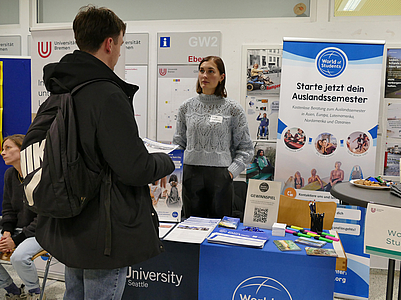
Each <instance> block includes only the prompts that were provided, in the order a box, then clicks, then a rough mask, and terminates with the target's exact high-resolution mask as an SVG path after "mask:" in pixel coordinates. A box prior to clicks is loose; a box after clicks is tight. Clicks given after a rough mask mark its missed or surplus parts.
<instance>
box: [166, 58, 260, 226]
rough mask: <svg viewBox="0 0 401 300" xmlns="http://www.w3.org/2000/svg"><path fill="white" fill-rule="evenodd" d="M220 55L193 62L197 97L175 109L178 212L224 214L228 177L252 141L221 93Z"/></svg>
mask: <svg viewBox="0 0 401 300" xmlns="http://www.w3.org/2000/svg"><path fill="white" fill-rule="evenodd" d="M225 82H226V73H225V68H224V63H223V61H222V59H221V58H220V57H217V56H208V57H205V58H204V59H203V60H202V61H201V62H200V64H199V73H198V81H197V85H196V92H197V93H198V95H197V96H195V97H193V98H190V99H188V100H186V101H185V102H184V103H183V104H182V105H181V106H180V108H179V111H178V115H177V129H176V132H175V134H174V138H173V143H175V144H177V145H179V146H180V148H181V149H184V150H185V152H184V178H183V203H184V209H183V211H184V216H185V217H189V216H197V217H211V218H221V217H223V216H230V215H231V213H232V202H233V198H234V188H233V178H235V177H236V176H238V175H239V173H241V172H242V171H243V170H244V169H245V167H246V165H247V164H248V163H249V162H250V161H251V160H252V157H253V145H252V141H251V138H250V134H249V128H248V122H247V120H246V116H245V111H244V109H243V108H242V106H241V105H240V104H239V103H237V102H236V101H234V100H232V99H230V98H227V92H226V89H225Z"/></svg>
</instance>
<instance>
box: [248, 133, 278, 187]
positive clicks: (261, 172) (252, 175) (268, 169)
mask: <svg viewBox="0 0 401 300" xmlns="http://www.w3.org/2000/svg"><path fill="white" fill-rule="evenodd" d="M253 144H254V156H253V159H252V162H251V163H249V164H248V167H247V169H246V180H247V181H248V180H249V179H259V180H274V165H275V163H276V143H275V142H267V141H261V142H254V143H253Z"/></svg>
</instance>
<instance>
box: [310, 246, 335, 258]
mask: <svg viewBox="0 0 401 300" xmlns="http://www.w3.org/2000/svg"><path fill="white" fill-rule="evenodd" d="M305 251H306V254H308V255H317V256H333V257H337V256H338V255H337V253H336V251H335V250H334V249H321V248H314V247H305Z"/></svg>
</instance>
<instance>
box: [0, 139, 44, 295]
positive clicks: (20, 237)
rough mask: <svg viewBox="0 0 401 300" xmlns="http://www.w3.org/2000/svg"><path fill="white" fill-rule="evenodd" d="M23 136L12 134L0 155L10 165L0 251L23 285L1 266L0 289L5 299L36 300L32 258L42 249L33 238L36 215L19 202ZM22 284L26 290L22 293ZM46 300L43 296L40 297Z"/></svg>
mask: <svg viewBox="0 0 401 300" xmlns="http://www.w3.org/2000/svg"><path fill="white" fill-rule="evenodd" d="M23 138H24V135H22V134H14V135H11V136H8V137H6V138H5V139H4V141H3V144H2V152H1V155H2V157H3V159H4V162H5V164H6V165H12V166H13V167H12V168H9V169H7V171H6V172H5V174H4V195H3V210H2V215H3V218H2V220H1V224H2V227H3V229H2V237H1V239H0V252H2V253H3V256H4V255H6V256H7V254H8V256H9V255H11V253H12V255H11V258H10V261H11V264H12V266H13V268H14V270H15V271H16V272H17V274H18V276H19V277H20V278H21V280H22V282H23V283H24V284H23V285H21V287H17V286H16V285H15V283H14V282H13V279H12V278H11V277H10V275H9V274H8V272H7V271H6V270H5V269H4V267H3V266H2V265H1V264H0V288H4V289H5V290H6V291H7V294H6V299H39V295H40V287H39V278H38V274H37V272H36V267H35V264H34V262H33V261H32V260H31V258H32V257H33V256H34V255H35V254H37V253H38V252H39V251H41V250H42V247H41V246H40V245H39V244H38V242H37V241H36V239H35V228H36V222H37V220H36V214H35V213H33V212H32V211H30V210H29V209H28V208H27V206H25V205H24V204H23V202H22V197H23V192H24V190H23V185H22V184H21V183H22V177H21V174H22V173H21V165H20V149H21V145H22V140H23ZM24 285H25V287H26V289H27V290H28V293H25V290H24ZM43 299H45V297H43Z"/></svg>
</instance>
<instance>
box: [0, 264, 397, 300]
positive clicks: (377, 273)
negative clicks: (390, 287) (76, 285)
mask: <svg viewBox="0 0 401 300" xmlns="http://www.w3.org/2000/svg"><path fill="white" fill-rule="evenodd" d="M4 267H5V268H6V270H7V271H8V272H9V273H10V275H11V276H12V277H13V278H18V276H16V274H15V271H14V270H13V269H12V267H11V266H10V265H8V264H4ZM398 279H399V272H396V276H395V280H394V297H393V298H394V299H397V296H398ZM15 282H16V284H17V285H20V284H21V281H20V280H19V279H16V280H15ZM386 285H387V271H386V270H378V269H372V270H371V273H370V288H369V299H370V300H385V299H386V295H385V294H386ZM64 289H65V287H64V282H62V281H56V280H51V279H48V280H47V286H46V289H45V291H46V296H47V300H61V299H63V294H64ZM4 294H5V291H4V290H0V299H4V298H3V297H4ZM337 299H343V298H337V297H334V300H337ZM322 300H324V299H322Z"/></svg>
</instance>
